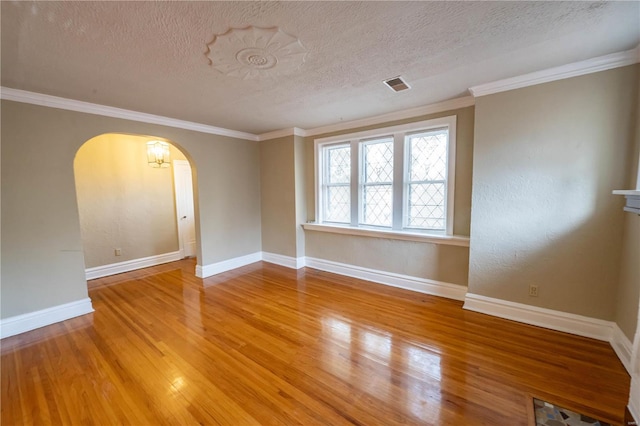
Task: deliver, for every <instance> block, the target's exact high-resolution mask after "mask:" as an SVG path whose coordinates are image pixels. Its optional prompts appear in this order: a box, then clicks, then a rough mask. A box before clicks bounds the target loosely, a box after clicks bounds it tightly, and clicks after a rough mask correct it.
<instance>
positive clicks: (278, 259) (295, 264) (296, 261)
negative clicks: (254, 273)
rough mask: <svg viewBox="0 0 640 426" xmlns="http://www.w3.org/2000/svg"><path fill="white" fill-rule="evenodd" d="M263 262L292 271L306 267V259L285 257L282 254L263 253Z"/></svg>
mask: <svg viewBox="0 0 640 426" xmlns="http://www.w3.org/2000/svg"><path fill="white" fill-rule="evenodd" d="M262 260H263V261H265V262H269V263H275V264H276V265H280V266H284V267H286V268H291V269H300V268H304V266H305V258H304V257H291V256H283V255H281V254H275V253H268V252H266V251H263V252H262Z"/></svg>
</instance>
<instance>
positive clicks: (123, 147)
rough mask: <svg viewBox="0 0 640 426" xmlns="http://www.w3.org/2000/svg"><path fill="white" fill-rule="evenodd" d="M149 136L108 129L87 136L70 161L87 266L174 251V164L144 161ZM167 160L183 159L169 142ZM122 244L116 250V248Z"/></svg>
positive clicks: (145, 159)
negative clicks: (156, 165) (165, 165)
mask: <svg viewBox="0 0 640 426" xmlns="http://www.w3.org/2000/svg"><path fill="white" fill-rule="evenodd" d="M149 140H150V139H149V138H144V137H140V136H131V135H122V134H107V135H100V136H98V137H96V138H93V139H91V140H90V141H88V142H87V143H85V144H84V145H82V147H81V148H80V149H79V150H78V153H77V154H76V158H75V161H74V173H75V179H76V191H77V197H78V211H79V214H80V229H81V234H82V246H83V249H84V262H85V266H86V267H87V268H91V267H95V266H102V265H108V264H111V263H116V262H124V261H127V260H133V259H140V258H143V257H148V256H155V255H160V254H164V253H170V252H173V251H177V250H178V248H179V246H178V230H177V222H176V206H175V196H174V188H173V168H172V167H168V168H152V167H150V166H149V165H148V164H147V147H146V143H147V141H149ZM170 150H171V160H172V161H173V160H184V159H185V157H184V155H182V153H181V152H180V151H179V150H178V149H176V148H175V147H173V146H171V147H170ZM115 248H120V249H121V250H122V255H121V256H116V255H115V252H114V249H115Z"/></svg>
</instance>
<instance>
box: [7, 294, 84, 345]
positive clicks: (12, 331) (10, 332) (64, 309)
mask: <svg viewBox="0 0 640 426" xmlns="http://www.w3.org/2000/svg"><path fill="white" fill-rule="evenodd" d="M91 312H93V306H92V305H91V299H89V298H88V297H87V298H86V299H81V300H77V301H75V302H70V303H65V304H63V305H58V306H53V307H51V308H47V309H42V310H40V311H35V312H29V313H28V314H22V315H16V316H14V317H9V318H5V319H2V320H0V339H4V338H5V337H9V336H15V335H16V334H20V333H24V332H26V331H30V330H35V329H36V328H40V327H45V326H47V325H51V324H54V323H56V322H60V321H64V320H68V319H71V318H74V317H78V316H80V315H85V314H89V313H91Z"/></svg>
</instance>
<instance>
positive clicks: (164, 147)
mask: <svg viewBox="0 0 640 426" xmlns="http://www.w3.org/2000/svg"><path fill="white" fill-rule="evenodd" d="M147 161H148V162H149V165H150V166H151V167H156V168H165V167H169V165H170V164H171V159H170V158H169V144H168V143H166V142H161V141H149V142H147Z"/></svg>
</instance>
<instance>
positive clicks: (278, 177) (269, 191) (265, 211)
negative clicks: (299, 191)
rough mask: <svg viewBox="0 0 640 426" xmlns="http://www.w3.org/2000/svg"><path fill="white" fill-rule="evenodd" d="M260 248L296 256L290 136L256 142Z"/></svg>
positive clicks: (292, 148) (293, 180) (291, 144)
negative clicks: (259, 206) (258, 171)
mask: <svg viewBox="0 0 640 426" xmlns="http://www.w3.org/2000/svg"><path fill="white" fill-rule="evenodd" d="M260 181H261V203H262V250H263V251H265V252H268V253H274V254H280V255H283V256H291V257H297V254H296V228H295V223H296V217H295V213H296V212H295V163H294V141H293V136H286V137H283V138H278V139H272V140H268V141H263V142H260Z"/></svg>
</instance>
